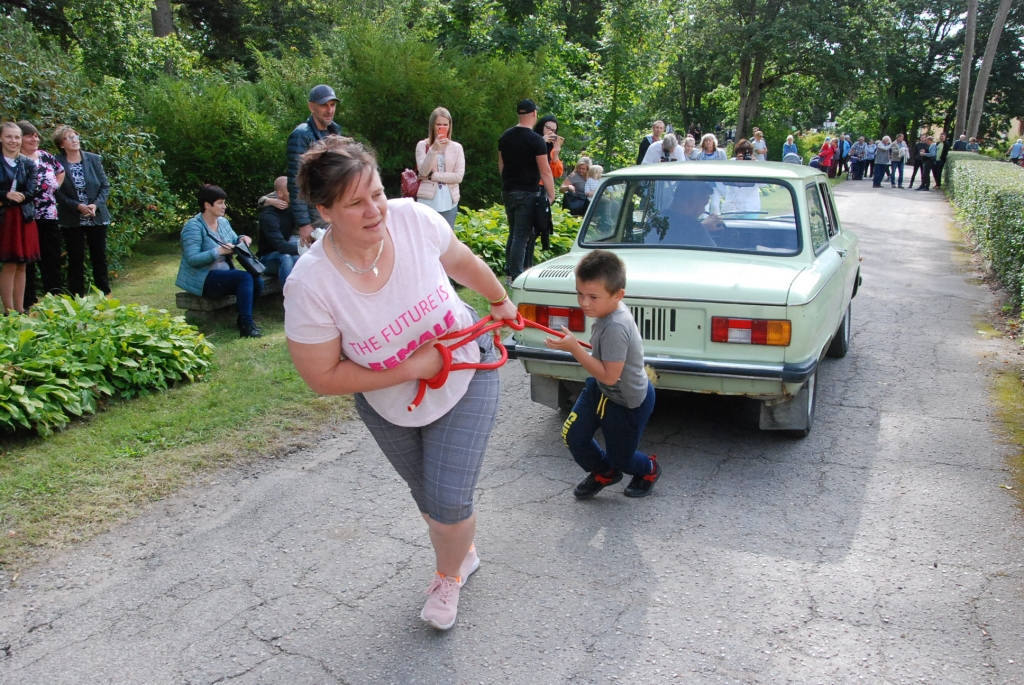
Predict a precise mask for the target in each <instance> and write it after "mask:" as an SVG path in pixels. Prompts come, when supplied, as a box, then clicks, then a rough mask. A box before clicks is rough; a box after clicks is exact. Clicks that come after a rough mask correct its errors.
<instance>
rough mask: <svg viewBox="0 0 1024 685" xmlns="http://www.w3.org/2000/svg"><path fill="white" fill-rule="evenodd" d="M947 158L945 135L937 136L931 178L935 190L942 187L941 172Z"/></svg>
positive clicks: (947, 150)
mask: <svg viewBox="0 0 1024 685" xmlns="http://www.w3.org/2000/svg"><path fill="white" fill-rule="evenodd" d="M948 156H949V145H948V144H947V143H946V134H945V133H940V134H939V142H938V143H936V144H935V164H934V165H933V166H932V177H933V178H934V179H935V188H936V189H938V188H941V187H942V170H943V169H944V168H945V166H946V157H948Z"/></svg>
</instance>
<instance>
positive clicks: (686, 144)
mask: <svg viewBox="0 0 1024 685" xmlns="http://www.w3.org/2000/svg"><path fill="white" fill-rule="evenodd" d="M696 157H697V141H696V140H694V138H693V136H686V137H685V138H683V158H684V159H685V160H686V161H688V162H689V161H692V160H693V159H695V158H696Z"/></svg>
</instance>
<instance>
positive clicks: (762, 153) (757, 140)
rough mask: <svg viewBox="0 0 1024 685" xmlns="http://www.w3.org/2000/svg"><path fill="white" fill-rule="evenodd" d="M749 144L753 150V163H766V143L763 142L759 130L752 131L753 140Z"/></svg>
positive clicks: (762, 135)
mask: <svg viewBox="0 0 1024 685" xmlns="http://www.w3.org/2000/svg"><path fill="white" fill-rule="evenodd" d="M750 144H751V146H753V148H754V161H755V162H765V161H768V143H766V142H765V140H764V134H763V133H761V131H760V129H758V130H756V131H754V139H753V140H752V141H750Z"/></svg>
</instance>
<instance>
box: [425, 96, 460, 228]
mask: <svg viewBox="0 0 1024 685" xmlns="http://www.w3.org/2000/svg"><path fill="white" fill-rule="evenodd" d="M451 135H452V115H451V113H450V112H449V111H448V110H447V109H445V108H444V107H438V108H437V109H435V110H434V111H433V112H431V113H430V119H429V120H428V121H427V137H426V138H424V139H423V140H421V141H420V142H418V143H416V167H417V169H418V171H419V175H420V189H419V192H417V193H416V199H417V200H418V201H419V202H422V203H423V204H425V205H426V206H428V207H430V208H431V209H433V210H434V211H436V212H437V213H438V214H440V215H441V216H443V217H444V220H445V221H447V222H448V225H449V226H451V227H452V228H455V216H456V215H457V214H458V213H459V184H460V183H462V178H463V177H464V176H465V174H466V153H465V152H463V150H462V146H461V145H459V144H458V143H456V142H455V141H454V140H452V139H451Z"/></svg>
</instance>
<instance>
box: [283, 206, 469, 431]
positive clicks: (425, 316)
mask: <svg viewBox="0 0 1024 685" xmlns="http://www.w3.org/2000/svg"><path fill="white" fill-rule="evenodd" d="M386 225H387V230H388V232H389V233H390V234H391V240H392V241H393V242H394V245H395V266H394V268H393V269H392V270H391V277H390V278H389V279H388V282H387V283H385V284H384V287H383V288H381V289H380V290H378V291H377V292H375V293H370V294H367V293H361V292H359V291H357V290H356V289H355V288H353V287H352V286H351V285H350V284H349V282H348V281H346V280H345V278H344V277H343V276H342V275H341V274H339V273H338V270H337V269H336V268H335V267H334V265H333V264H332V263H331V262H330V260H328V259H327V255H326V254H325V253H324V248H325V244H326V242H327V240H329V239H330V238H324V239H323V240H319V241H317V242H316V243H314V245H313V247H312V248H310V250H309V252H307V253H306V254H304V255H303V256H302V258H300V259H299V261H298V262H297V263H296V264H295V268H294V269H293V270H292V272H291V275H289V276H288V282H287V283H285V286H284V309H285V317H284V330H285V335H287V336H288V339H289V340H293V341H295V342H298V343H306V344H311V345H315V344H317V343H324V342H328V341H330V340H334V339H335V338H337V337H338V336H339V335H340V336H341V347H342V354H343V357H344V358H347V359H350V360H352V361H354V362H355V363H356V364H359V365H360V366H365V367H366V368H368V369H378V370H384V369H389V368H394V367H396V366H398V365H399V364H401V363H402V362H403V361H404V360H405V359H406V358H407V357H408V356H409V355H410V354H412V353H413V351H414V350H416V348H418V347H419V346H421V345H430V344H433V342H434V339H435V338H437V337H438V336H439V335H442V334H444V333H446V332H448V331H449V330H458V329H461V328H466V327H467V326H470V325H472V324H473V316H472V314H471V313H470V310H469V309H468V307H467V306H466V305H465V303H463V302H462V300H460V299H459V296H458V295H457V294H456V293H455V289H454V288H452V286H451V283H450V282H449V281H448V275H447V274H446V273H445V271H444V267H442V266H441V261H440V257H441V255H442V254H443V253H444V252H445V250H447V249H448V245H449V244H450V242H451V241H452V240H453V239H454V234H453V233H452V229H451V227H449V226H448V223H447V222H446V221H445V220H444V219H443V218H442V217H441V215H440V214H438V213H437V212H435V211H434V210H432V209H430V208H428V207H423V206H421V205H419V204H417V203H416V202H414V201H412V200H406V199H403V200H389V201H388V215H387V223H386ZM452 357H453V361H457V362H478V361H480V348H479V347H477V346H476V345H474V344H472V343H470V344H468V345H464V346H462V347H460V348H459V349H457V350H455V351H454V352H453V354H452ZM474 373H475V372H474V371H472V370H465V371H453V372H452V373H451V374H450V375H449V376H448V382H447V383H445V384H444V385H443V386H442V387H441V388H439V389H437V390H433V389H428V390H427V394H426V397H425V398H424V399H423V402H422V403H421V404H420V406H419V407H417V408H416V409H414V410H413V411H408V409H407V407H408V406H409V403H410V402H412V400H413V398H414V397H415V396H416V390H417V383H416V382H415V381H410V382H407V383H402V384H400V385H394V386H391V387H390V388H383V389H381V390H371V391H369V392H366V393H363V394H364V395H365V397H366V400H367V402H369V403H370V406H371V407H373V408H374V409H375V410H376V411H377V413H378V414H380V415H381V416H383V417H384V418H385V419H387V420H388V421H390V422H391V423H394V424H397V425H399V426H425V425H427V424H428V423H431V422H433V421H436V420H437V419H439V418H440V417H441V416H443V415H444V414H445V413H447V412H448V410H450V409H451V408H452V407H454V406H455V404H456V403H457V402H458V401H459V400H460V399H462V396H463V395H464V394H465V393H466V388H467V387H468V386H469V382H470V380H472V378H473V374H474Z"/></svg>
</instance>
